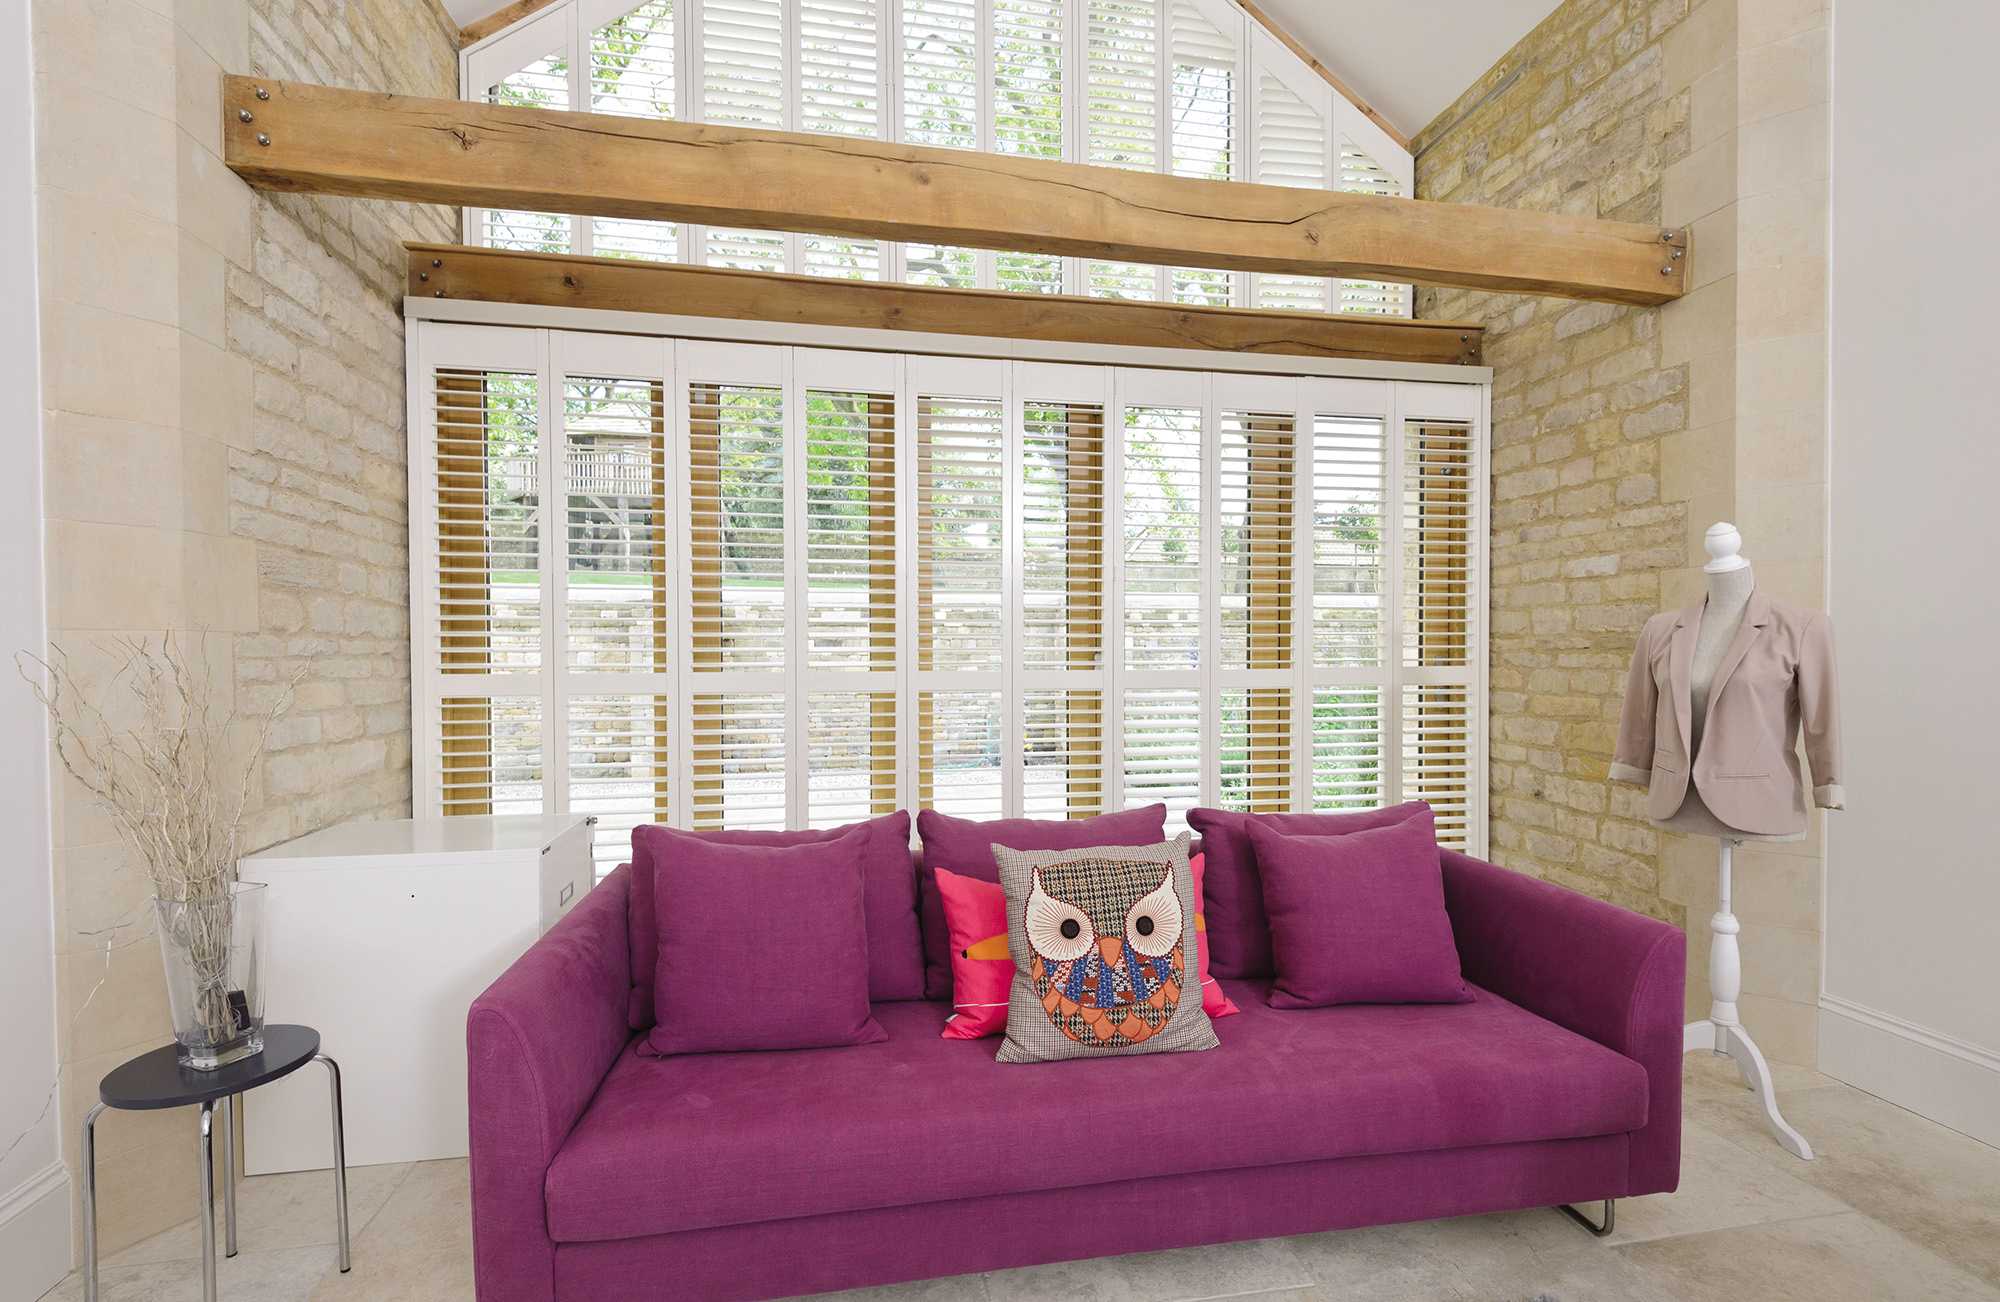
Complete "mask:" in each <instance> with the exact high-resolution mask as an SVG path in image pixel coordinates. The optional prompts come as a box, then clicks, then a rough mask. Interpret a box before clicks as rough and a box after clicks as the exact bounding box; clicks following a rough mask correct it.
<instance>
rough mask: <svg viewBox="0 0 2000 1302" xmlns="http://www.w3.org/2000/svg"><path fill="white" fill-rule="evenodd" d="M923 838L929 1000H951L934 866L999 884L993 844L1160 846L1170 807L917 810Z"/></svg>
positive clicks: (1018, 847) (1035, 847)
mask: <svg viewBox="0 0 2000 1302" xmlns="http://www.w3.org/2000/svg"><path fill="white" fill-rule="evenodd" d="M917 835H918V836H919V837H921V838H922V840H923V857H922V864H923V871H921V872H920V873H918V874H917V881H918V883H919V886H918V889H919V891H920V893H921V897H922V901H921V909H922V916H923V931H924V998H926V999H949V998H951V963H950V954H951V940H950V937H949V935H948V934H947V932H946V930H945V925H944V898H943V897H942V896H940V895H939V894H938V888H937V875H936V874H935V873H933V872H932V871H931V869H933V868H946V869H949V870H950V871H952V872H955V873H958V874H959V875H960V876H963V877H976V878H978V879H979V880H980V881H982V882H995V883H997V882H999V880H1000V870H999V868H998V867H996V866H995V865H994V862H993V847H994V846H996V845H1004V846H1006V847H1007V848H1008V849H1010V850H1081V849H1085V848H1087V847H1089V846H1093V845H1158V844H1159V843H1160V842H1162V841H1164V840H1166V839H1167V807H1166V806H1165V805H1163V804H1162V805H1146V806H1143V807H1141V808H1139V809H1126V810H1121V811H1119V812H1118V813H1115V814H1099V815H1097V816H1096V817H1094V818H1072V819H1062V818H1000V819H994V820H992V821H991V822H984V823H981V822H975V821H974V820H972V819H969V818H953V817H952V816H951V815H950V814H940V813H938V812H937V811H936V810H935V809H926V810H922V811H921V812H919V813H918V814H917Z"/></svg>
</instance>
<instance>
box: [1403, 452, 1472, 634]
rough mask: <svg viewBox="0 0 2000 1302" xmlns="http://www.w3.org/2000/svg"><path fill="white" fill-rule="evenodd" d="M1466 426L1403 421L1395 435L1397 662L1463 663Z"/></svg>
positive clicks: (1468, 542)
mask: <svg viewBox="0 0 2000 1302" xmlns="http://www.w3.org/2000/svg"><path fill="white" fill-rule="evenodd" d="M1472 472H1473V446H1472V428H1471V426H1470V425H1468V424H1467V423H1465V422H1463V421H1409V422H1407V423H1405V425H1404V441H1403V602H1402V606H1403V663H1404V664H1406V665H1411V666H1424V667H1435V666H1440V665H1451V666H1464V665H1465V664H1467V663H1468V661H1467V656H1468V654H1469V649H1470V644H1469V639H1470V633H1471V614H1472V586H1471V585H1472V527H1473V501H1472V492H1473V483H1472Z"/></svg>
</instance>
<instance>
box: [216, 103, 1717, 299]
mask: <svg viewBox="0 0 2000 1302" xmlns="http://www.w3.org/2000/svg"><path fill="white" fill-rule="evenodd" d="M223 130H224V135H223V156H224V160H225V161H226V162H227V163H228V165H229V166H230V168H232V169H233V170H234V171H235V172H236V173H237V174H238V175H240V176H242V177H243V178H244V179H245V180H246V181H249V182H250V183H251V184H252V185H255V186H259V187H261V188H264V189H270V190H289V191H300V192H311V193H319V194H342V195H353V196H358V197H361V198H373V199H399V200H407V201H410V202H415V203H440V204H455V205H467V206H477V207H491V208H508V209H525V210H530V211H543V212H571V213H583V214H586V215H589V216H597V217H631V218H641V219H648V218H650V219H656V220H667V221H688V222H705V223H710V224H713V225H718V226H736V227H743V226H747V227H754V228H757V229H761V230H782V231H808V232H815V233H821V234H830V235H849V236H857V237H861V238H867V239H892V240H909V241H915V242H921V243H935V244H947V245H971V246H974V247H978V248H989V249H1013V250H1018V251H1022V252H1028V253H1058V254H1068V255H1073V256H1078V257H1085V258H1101V259H1104V260H1106V261H1112V262H1147V263H1160V264H1165V265H1168V266H1193V267H1218V268H1224V269H1228V270H1235V271H1262V272H1273V273H1283V274H1292V275H1307V276H1335V277H1347V278H1358V279H1368V280H1392V281H1393V280H1409V281H1417V282H1420V283H1425V284H1435V285H1457V286H1464V287H1467V288H1472V289H1485V290H1497V291H1502V292H1517V293H1528V294H1553V295H1558V296H1562V297H1568V298H1585V299H1603V300H1607V301H1610V302H1617V303H1638V304H1653V303H1662V302H1666V301H1668V300H1670V299H1673V298H1675V297H1678V296H1679V295H1680V293H1681V292H1682V289H1683V286H1684V283H1685V280H1686V271H1687V263H1686V259H1685V258H1684V257H1682V256H1680V254H1681V253H1682V252H1683V251H1684V249H1685V237H1684V234H1683V233H1682V232H1679V231H1672V232H1663V231H1661V230H1659V229H1658V228H1656V227H1653V226H1643V225H1638V224H1634V223H1630V222H1609V221H1600V220H1596V219H1594V218H1588V217H1575V216H1568V215H1564V214H1555V213H1534V212H1516V211H1511V210H1508V209H1501V208H1480V207H1473V206H1471V205H1464V204H1441V203H1431V202H1426V201H1422V200H1415V199H1387V198H1381V197H1377V196H1373V195H1358V194H1343V193H1338V192H1334V191H1327V190H1302V189H1289V188H1285V187H1281V186H1271V185H1251V184H1248V183H1245V182H1240V181H1197V180H1190V179H1187V178H1184V177H1177V176H1167V175H1163V174H1161V173H1157V172H1133V171H1123V170H1120V169H1116V168H1108V167H1090V166H1086V165H1083V164H1079V163H1060V162H1052V161H1049V160H1046V159H1035V158H1019V157H1012V156H1008V155H1002V154H991V153H979V152H974V151H970V150H955V149H934V148H922V147H917V146H912V145H898V144H890V143H886V142H882V141H874V140H861V139H855V138H851V137H845V136H833V135H817V134H803V133H796V132H784V131H753V130H745V129H742V128H735V127H720V126H710V125H705V124H694V123H686V122H672V121H657V120H648V119H639V118H626V117H611V116H605V115H598V114H590V113H564V112H555V111H552V110H547V109H527V108H509V107H503V106H499V105H493V104H484V103H477V102H472V101H464V100H440V99H417V98H413V97H408V96H400V95H383V94H377V93H374V92H370V91H355V90H336V89H333V88H330V87H326V86H313V85H307V84H304V83H299V82H286V81H278V80H274V79H271V78H251V77H236V76H231V77H226V78H224V87H223Z"/></svg>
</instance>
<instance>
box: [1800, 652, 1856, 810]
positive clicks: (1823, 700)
mask: <svg viewBox="0 0 2000 1302" xmlns="http://www.w3.org/2000/svg"><path fill="white" fill-rule="evenodd" d="M1839 686H1840V683H1839V678H1838V677H1837V675H1835V673H1834V669H1833V622H1832V621H1831V620H1829V619H1828V618H1827V617H1826V616H1825V615H1822V614H1815V615H1814V616H1813V617H1812V619H1811V620H1810V621H1808V622H1807V624H1806V628H1805V633H1804V635H1803V637H1802V640H1801V645H1800V647H1799V668H1798V688H1799V730H1800V732H1801V733H1802V734H1803V735H1804V737H1805V743H1806V763H1808V764H1810V765H1811V766H1812V780H1813V803H1814V804H1815V805H1818V806H1819V807H1820V808H1821V809H1845V808H1847V792H1846V791H1845V790H1844V789H1843V788H1842V787H1841V785H1840V705H1839Z"/></svg>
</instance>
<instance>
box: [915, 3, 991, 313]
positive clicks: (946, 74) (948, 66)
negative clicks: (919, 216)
mask: <svg viewBox="0 0 2000 1302" xmlns="http://www.w3.org/2000/svg"><path fill="white" fill-rule="evenodd" d="M902 5H903V23H902V31H903V48H902V51H901V56H902V61H903V66H902V73H903V95H902V103H901V104H900V105H899V106H898V113H899V115H900V118H901V127H902V139H904V140H906V141H908V142H909V143H910V144H913V145H939V146H942V147H944V148H947V149H977V148H979V131H980V123H979V10H978V6H977V4H976V3H975V2H974V0H902ZM904 268H905V271H904V279H905V280H907V281H909V282H910V283H911V284H913V285H942V286H945V287H947V288H951V289H972V288H975V287H976V286H977V285H978V284H979V259H978V255H977V254H976V253H975V252H974V251H973V250H971V249H963V248H953V247H948V246H945V245H939V244H924V243H913V244H907V245H905V246H904Z"/></svg>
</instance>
